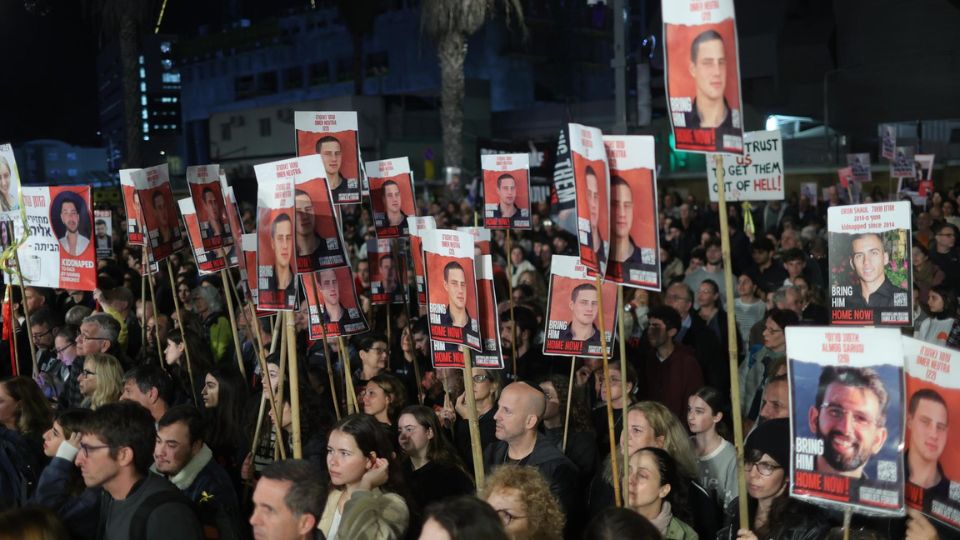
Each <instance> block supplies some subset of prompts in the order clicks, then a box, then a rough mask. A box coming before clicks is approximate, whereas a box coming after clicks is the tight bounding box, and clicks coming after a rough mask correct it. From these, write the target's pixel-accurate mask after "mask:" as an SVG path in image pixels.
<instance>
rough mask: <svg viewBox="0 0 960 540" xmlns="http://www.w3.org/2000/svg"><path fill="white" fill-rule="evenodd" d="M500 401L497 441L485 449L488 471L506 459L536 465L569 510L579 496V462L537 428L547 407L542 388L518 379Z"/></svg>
mask: <svg viewBox="0 0 960 540" xmlns="http://www.w3.org/2000/svg"><path fill="white" fill-rule="evenodd" d="M497 404H498V406H499V409H498V410H497V414H495V415H494V417H493V420H494V422H495V423H496V426H497V429H496V435H497V442H495V443H491V444H490V445H488V446H487V448H486V449H485V450H484V452H483V466H484V469H485V470H486V471H487V472H488V473H489V472H491V471H492V470H493V469H495V468H497V467H499V466H500V465H502V464H505V463H509V464H513V465H522V466H527V467H534V468H536V469H537V470H539V471H540V474H542V475H543V477H544V479H545V480H546V481H547V483H548V484H550V491H551V492H553V495H554V497H556V498H557V500H558V501H560V504H561V505H562V506H563V509H564V510H565V511H566V510H569V509H570V508H571V507H572V504H573V501H574V498H575V497H576V491H575V490H576V486H577V466H576V465H574V464H573V462H572V461H570V460H569V459H568V458H567V457H566V456H565V455H563V452H561V451H560V449H559V448H557V447H556V445H554V444H551V443H550V441H549V440H547V438H546V437H545V436H543V435H541V434H539V432H538V431H537V427H538V426H539V425H540V421H541V420H543V414H544V412H545V411H546V408H547V399H546V397H545V396H544V394H543V391H542V390H540V388H538V387H535V386H531V385H529V384H527V383H525V382H515V383H512V384H510V385H508V386H507V387H506V388H504V389H503V391H502V392H501V393H500V400H499V401H498V402H497Z"/></svg>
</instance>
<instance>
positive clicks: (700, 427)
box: [687, 386, 737, 508]
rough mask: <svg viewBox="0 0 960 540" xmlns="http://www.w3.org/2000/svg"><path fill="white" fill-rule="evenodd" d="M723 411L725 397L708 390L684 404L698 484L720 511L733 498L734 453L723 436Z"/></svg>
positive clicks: (735, 480)
mask: <svg viewBox="0 0 960 540" xmlns="http://www.w3.org/2000/svg"><path fill="white" fill-rule="evenodd" d="M727 411H728V409H727V405H726V397H724V395H723V394H721V393H720V391H719V390H717V389H716V388H712V387H710V386H704V387H703V388H701V389H700V390H697V392H696V393H695V394H693V395H692V396H690V398H689V399H688V400H687V427H689V428H690V433H692V435H691V436H690V442H691V443H693V450H694V452H695V453H696V455H697V462H698V465H699V469H700V475H699V476H698V480H699V481H700V485H701V486H703V488H704V489H706V490H707V492H708V493H710V495H712V496H713V498H714V499H716V501H717V503H718V504H720V506H721V507H723V508H726V506H727V504H729V503H730V501H731V500H732V499H733V498H734V497H735V496H736V494H737V450H736V449H735V448H734V447H733V445H732V444H730V443H729V442H727V440H726V439H725V438H724V436H723V435H724V434H726V433H727V430H726V424H725V422H726V419H727V414H728V412H727Z"/></svg>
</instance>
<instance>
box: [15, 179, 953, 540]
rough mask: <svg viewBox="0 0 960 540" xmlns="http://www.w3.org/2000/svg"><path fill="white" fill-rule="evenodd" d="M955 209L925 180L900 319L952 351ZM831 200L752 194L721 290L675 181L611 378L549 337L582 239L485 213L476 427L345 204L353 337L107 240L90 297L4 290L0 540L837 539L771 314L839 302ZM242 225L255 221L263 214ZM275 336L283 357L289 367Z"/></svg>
mask: <svg viewBox="0 0 960 540" xmlns="http://www.w3.org/2000/svg"><path fill="white" fill-rule="evenodd" d="M444 196H446V197H448V199H440V200H437V201H436V202H432V203H429V204H424V205H423V207H422V208H421V209H420V212H421V214H422V215H432V216H434V217H435V219H436V222H437V226H438V227H439V228H453V227H457V226H472V225H473V224H474V219H475V218H474V211H475V209H474V206H473V205H471V204H470V203H469V202H464V201H460V200H455V199H453V198H452V196H451V195H450V194H446V195H444ZM874 197H880V195H879V194H874ZM955 202H956V203H960V201H958V193H957V192H954V191H950V192H944V193H940V192H938V193H935V194H933V196H932V197H930V198H929V203H928V206H927V207H926V208H924V209H922V210H921V209H917V210H916V211H915V215H914V220H915V231H914V232H915V234H914V243H913V254H912V255H913V259H912V261H913V265H914V266H913V279H914V282H913V283H914V295H915V299H916V302H915V303H914V306H915V311H916V312H915V319H916V321H917V323H916V325H915V331H914V335H915V336H916V337H919V338H921V339H924V340H927V341H929V342H932V343H938V344H942V345H946V346H952V347H956V346H958V344H960V324H958V322H957V320H958V317H960V313H958V301H957V294H956V291H957V285H960V249H958V246H957V245H956V240H957V236H958V225H960V216H958V215H956V213H955V208H957V206H958V204H954V203H955ZM834 203H838V201H836V199H835V198H833V199H832V200H830V201H821V203H820V206H819V207H816V206H811V205H810V201H808V200H807V199H803V198H801V199H799V200H796V199H791V200H787V201H773V202H769V203H766V204H762V205H759V206H758V207H757V208H755V209H754V210H752V212H753V215H752V224H753V230H745V228H744V226H743V224H744V220H743V216H742V210H741V209H740V208H739V207H737V206H731V207H730V220H729V221H730V238H729V240H730V245H731V259H730V260H731V265H732V268H731V270H732V272H733V275H734V276H735V278H734V279H735V287H736V291H735V293H736V294H735V298H734V302H733V305H729V304H728V303H727V300H726V297H725V294H724V287H723V284H724V277H723V276H724V261H723V257H722V254H721V247H720V245H721V242H720V237H719V230H720V227H719V212H718V207H717V205H716V204H710V203H703V202H701V201H697V200H696V199H695V198H694V197H690V196H688V197H686V198H682V197H680V196H679V195H677V194H675V193H671V192H667V193H665V194H664V195H663V196H662V199H661V201H660V202H659V212H660V215H659V232H660V239H661V240H660V241H661V247H660V257H661V276H662V282H663V287H662V292H655V291H646V290H641V289H630V288H627V289H625V296H626V298H625V306H624V310H623V311H622V316H623V317H625V321H624V322H625V327H626V331H625V333H624V335H623V336H618V339H623V340H624V341H625V342H626V364H625V365H626V368H625V369H623V368H621V364H620V353H619V347H618V346H617V344H616V343H613V344H610V351H611V359H610V364H609V368H610V377H609V387H608V386H607V385H608V383H607V381H606V380H605V379H604V377H603V376H602V369H601V368H602V363H601V362H600V361H598V360H594V359H583V358H569V357H568V358H564V357H557V356H545V355H544V354H543V353H542V341H543V334H544V328H543V326H544V324H543V321H544V318H545V313H544V310H545V308H546V306H545V302H546V298H547V287H548V281H547V280H548V276H549V274H550V264H551V259H552V256H553V255H576V254H577V251H576V250H577V242H576V238H575V237H574V236H573V235H571V234H569V233H566V232H564V231H562V230H561V229H560V228H559V227H558V226H557V224H556V223H555V222H554V221H553V218H551V215H550V209H549V207H548V205H547V204H546V203H544V202H540V203H535V204H534V207H533V211H532V213H531V223H532V229H530V230H526V231H513V234H512V241H511V244H510V250H509V253H507V245H508V244H507V239H506V235H505V234H504V231H501V230H495V231H492V241H491V251H492V254H493V259H494V282H495V288H496V292H497V298H498V299H499V300H500V333H501V335H500V340H501V345H502V351H503V354H504V361H505V367H504V369H501V370H497V369H474V370H473V376H472V381H470V382H472V385H471V386H472V388H473V393H474V399H475V402H476V413H477V416H478V424H479V440H478V441H476V440H473V439H472V438H471V434H470V429H469V422H468V417H469V416H470V414H469V411H468V405H467V403H468V400H467V399H466V397H465V387H466V386H467V385H466V384H465V381H464V380H463V371H462V370H460V369H449V368H447V369H444V368H439V369H435V368H434V367H433V364H432V362H431V357H430V354H431V350H430V339H429V337H428V326H427V322H426V318H425V317H424V316H421V315H420V314H421V313H422V311H421V310H420V308H419V306H418V305H417V303H416V294H415V291H413V293H412V294H410V295H409V298H410V303H409V304H408V305H407V306H406V307H404V306H399V305H396V306H393V309H390V310H388V309H385V306H383V305H374V304H373V303H372V302H371V300H370V297H369V294H370V268H369V265H368V264H367V261H366V248H365V246H366V240H368V239H371V238H374V237H375V233H374V224H373V219H372V216H371V215H370V212H369V211H368V210H367V209H366V208H365V207H361V206H359V205H356V206H346V207H344V208H345V210H344V218H343V221H342V223H343V235H344V239H345V240H346V243H347V251H348V255H349V257H350V259H351V262H352V267H353V269H354V271H355V286H356V288H357V292H358V295H359V298H360V306H361V308H362V311H363V313H364V316H365V317H366V320H367V321H368V324H369V326H370V327H371V329H372V330H371V331H370V332H367V333H363V334H359V335H355V336H351V337H350V339H348V340H345V341H346V343H345V347H342V348H341V347H340V346H339V343H338V341H337V340H336V339H331V340H330V342H329V343H328V344H327V345H328V346H326V347H325V346H324V343H323V342H322V341H313V340H310V339H309V332H308V325H309V323H308V321H309V319H308V317H307V314H306V313H305V310H300V311H298V312H296V316H295V342H294V343H287V344H283V343H282V342H283V340H284V338H283V337H282V336H283V333H282V332H281V331H280V330H281V326H282V324H281V322H280V321H277V320H274V318H272V317H271V316H270V315H271V314H270V313H262V312H261V313H255V312H254V311H253V310H252V309H251V308H250V307H249V305H247V304H246V303H245V302H244V300H245V299H244V298H243V295H242V293H240V292H239V291H236V290H229V289H228V290H224V283H231V282H232V283H236V282H238V281H239V276H237V275H235V276H234V277H235V278H236V279H234V280H232V281H224V280H222V279H221V277H220V276H219V275H209V276H208V275H201V274H200V273H199V272H198V268H197V264H196V262H195V261H194V260H193V259H192V258H191V257H190V255H189V253H188V252H187V251H183V252H179V253H174V254H172V255H171V257H170V262H171V265H169V266H167V265H165V264H161V265H160V268H159V272H158V273H157V274H154V276H151V277H150V278H149V279H152V280H153V283H152V286H150V287H148V286H147V285H146V282H145V281H144V280H143V279H142V277H141V274H142V270H143V253H142V250H141V248H140V247H139V246H133V245H128V244H127V242H126V239H125V238H124V235H123V234H115V235H114V238H113V242H112V246H113V249H114V256H113V257H112V258H103V259H100V260H99V261H98V282H97V283H98V289H97V290H96V291H93V292H92V293H88V292H82V291H63V290H49V289H42V288H36V287H26V288H23V289H21V288H20V287H16V286H14V287H10V288H8V291H9V292H10V300H11V302H10V306H9V307H10V309H9V311H6V308H5V311H4V314H5V319H7V320H4V329H5V333H4V334H3V336H4V339H3V342H2V343H0V376H2V379H0V509H2V510H4V511H3V513H2V514H0V539H4V538H57V539H63V538H74V539H81V540H85V539H90V540H93V539H119V538H146V539H161V538H163V539H165V538H176V539H178V540H190V539H194V538H241V539H242V538H257V539H261V540H288V539H299V538H326V539H329V540H337V539H343V540H346V539H403V538H424V539H447V538H449V539H500V538H503V539H507V538H509V539H514V540H519V539H559V538H588V539H606V540H610V539H614V538H623V539H629V538H643V539H658V538H666V539H678V540H689V539H696V538H701V539H705V538H709V539H713V538H716V539H734V538H737V539H743V540H750V539H764V540H766V539H770V538H773V539H815V538H821V537H824V536H830V537H832V536H831V535H836V534H837V531H838V530H839V527H840V526H841V524H842V518H843V516H842V514H840V513H838V512H835V511H831V510H827V509H824V508H820V507H817V506H814V505H812V504H808V503H805V502H801V501H798V500H796V499H792V498H790V497H789V496H788V492H789V490H788V489H787V487H788V483H789V461H790V430H789V424H788V422H789V421H788V418H789V415H790V409H789V406H788V403H789V389H788V382H787V378H786V375H785V374H786V359H785V352H786V341H785V337H784V330H785V329H786V328H788V327H790V326H793V325H804V324H810V325H823V324H827V323H828V320H827V318H828V311H827V309H826V306H827V298H826V297H825V294H824V290H825V285H826V284H827V283H829V279H828V273H829V272H830V268H829V265H828V262H827V254H828V249H827V241H826V227H825V225H826V212H825V208H826V207H827V206H829V205H831V204H834ZM113 210H114V214H113V215H114V218H115V220H116V223H114V227H113V230H114V231H122V230H125V228H124V227H121V226H120V223H121V218H122V215H123V212H122V209H120V208H113ZM242 218H243V219H242V221H243V224H244V228H245V229H246V230H247V231H248V232H249V231H254V230H256V223H255V212H254V210H253V208H252V207H249V206H243V209H242ZM403 246H404V244H403V243H399V244H398V250H399V252H400V253H404V249H405V248H404V247H403ZM508 257H509V259H510V263H509V264H508V262H507V259H508ZM231 271H233V272H236V271H235V270H231ZM170 272H172V275H169V273H170ZM409 285H411V286H412V283H411V284H409ZM151 289H152V290H151ZM511 292H512V297H511V296H510V294H511ZM228 297H229V298H230V299H231V300H232V301H233V303H234V304H235V307H236V310H235V319H233V320H232V319H231V317H230V315H229V314H228V310H227V308H226V306H227V298H228ZM511 302H512V304H513V306H512V309H510V304H511ZM304 304H305V303H304ZM729 317H733V318H734V320H735V323H736V324H735V326H736V329H737V336H736V337H735V338H734V339H735V340H736V342H737V343H736V344H737V350H738V351H739V370H738V377H737V379H735V380H731V375H730V369H729V367H728V366H729V360H728V356H727V355H728V353H727V351H728V345H729V339H730V338H728V334H727V330H726V329H727V323H726V321H727V319H728V318H729ZM234 333H236V335H237V338H238V339H237V340H236V341H235V340H234ZM235 343H239V346H240V350H239V351H238V350H236V345H235ZM286 347H294V348H295V352H296V355H297V358H298V363H297V365H298V373H297V375H298V377H296V378H295V379H294V378H293V377H290V374H289V373H288V372H287V370H288V367H289V366H288V365H287V363H286V361H285V360H286V355H285V354H283V353H284V351H285V348H286ZM261 359H262V361H261ZM345 372H349V374H350V375H351V376H352V377H351V379H352V383H353V385H352V386H348V385H347V383H346V382H345V377H344V376H343V375H344V373H345ZM570 374H573V381H570ZM293 380H296V381H298V382H297V383H292V382H291V381H293ZM621 382H625V388H626V393H624V392H623V391H622V389H621ZM292 384H296V385H297V388H296V389H297V391H298V392H297V394H298V396H299V399H297V400H294V399H292V397H291V395H292V390H293V388H291V385H292ZM732 385H738V386H739V391H740V396H741V400H740V407H739V409H738V410H733V408H732V404H731V391H730V389H731V386H732ZM348 394H349V396H348ZM348 397H355V398H356V399H355V400H353V399H348ZM274 399H276V401H274ZM274 402H275V403H276V406H273V405H271V403H274ZM351 402H355V403H356V404H357V409H358V410H356V411H352V410H351V409H350V407H349V405H350V403H351ZM607 402H609V404H610V406H611V408H612V409H613V413H614V414H613V416H612V418H613V423H614V426H613V428H612V429H610V426H609V424H608V418H609V417H608V414H607V407H606V404H607ZM264 404H266V406H264ZM297 406H298V407H299V411H294V410H293V409H294V407H297ZM567 410H569V412H567ZM295 413H296V414H295ZM734 415H737V416H739V417H740V418H741V419H742V421H743V423H744V426H745V432H746V433H748V435H747V438H746V441H745V456H744V458H745V475H746V479H747V492H746V493H739V491H738V486H737V458H736V447H735V444H734V443H735V441H733V439H732V433H731V425H732V423H731V420H732V419H733V417H734ZM295 416H296V417H298V419H299V420H298V422H297V424H298V427H299V429H296V428H295V426H294V417H295ZM611 432H612V433H613V438H614V443H615V447H616V452H613V453H612V452H611V443H610V435H609V434H610V433H611ZM474 445H479V448H480V452H478V453H475V452H474V451H473V450H474ZM295 450H297V451H298V452H299V453H300V454H302V457H300V458H294V453H295V452H294V451H295ZM624 453H626V455H628V456H629V460H628V461H627V463H623V458H622V456H623V455H624ZM475 456H479V457H475ZM475 459H481V460H482V463H479V464H478V463H475ZM614 461H616V462H617V463H616V465H617V466H615V463H614ZM475 470H482V471H483V472H484V480H483V482H482V484H479V485H478V482H477V478H475V473H474V471H475ZM614 471H619V472H620V474H621V475H622V477H615V475H614ZM618 495H619V497H620V499H621V500H622V503H621V504H619V505H618V504H617V503H618V500H617V496H618ZM741 495H743V496H746V497H748V504H747V508H748V512H749V516H748V518H747V520H746V521H747V523H748V527H746V528H741V527H740V516H739V507H740V504H739V503H740V501H739V496H741ZM31 531H34V532H36V531H46V533H45V534H47V536H29V535H30V534H33V533H32V532H31ZM952 534H954V533H952V532H951V531H950V530H947V529H945V528H943V527H941V526H940V525H938V524H935V523H931V522H930V521H928V520H927V519H926V518H925V517H924V516H923V515H921V514H919V513H916V512H913V511H910V513H909V517H908V518H907V519H906V520H904V519H880V518H870V517H866V516H854V518H853V524H852V526H851V537H855V538H890V539H893V538H909V539H911V540H926V539H932V538H937V537H938V536H939V537H940V538H950V537H951V535H952Z"/></svg>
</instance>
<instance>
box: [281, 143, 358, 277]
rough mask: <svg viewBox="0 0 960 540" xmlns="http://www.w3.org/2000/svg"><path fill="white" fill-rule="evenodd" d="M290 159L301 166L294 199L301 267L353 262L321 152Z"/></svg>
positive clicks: (302, 269) (304, 270) (301, 269)
mask: <svg viewBox="0 0 960 540" xmlns="http://www.w3.org/2000/svg"><path fill="white" fill-rule="evenodd" d="M287 161H288V162H289V163H290V166H291V167H295V168H296V169H298V170H299V173H298V174H297V175H296V176H295V177H294V185H295V189H296V191H295V192H294V201H293V202H294V210H295V212H296V227H295V229H296V230H295V233H296V251H297V271H298V272H301V273H308V272H315V271H317V270H322V269H324V268H337V267H339V266H346V265H348V264H350V259H348V258H347V252H346V245H345V244H344V241H343V234H342V233H341V231H340V226H339V224H338V223H337V217H336V216H337V214H336V211H335V210H334V207H333V203H332V202H331V194H330V187H329V185H328V184H327V178H326V177H325V176H324V172H323V161H322V160H321V159H320V156H316V155H313V156H305V157H301V158H296V159H291V160H287Z"/></svg>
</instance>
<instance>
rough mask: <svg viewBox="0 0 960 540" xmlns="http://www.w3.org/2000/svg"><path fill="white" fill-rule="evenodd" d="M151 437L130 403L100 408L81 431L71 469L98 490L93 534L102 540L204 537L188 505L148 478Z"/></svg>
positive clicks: (149, 425)
mask: <svg viewBox="0 0 960 540" xmlns="http://www.w3.org/2000/svg"><path fill="white" fill-rule="evenodd" d="M156 437H157V433H156V430H155V429H154V420H153V417H152V416H151V415H150V412H149V411H147V410H146V409H144V408H143V407H141V406H140V405H139V404H137V403H133V402H129V401H127V402H119V403H110V404H107V405H104V406H102V407H100V408H99V409H97V410H96V411H95V412H94V413H93V415H92V416H91V418H90V420H89V422H88V423H87V424H86V425H85V426H84V431H83V435H82V436H81V438H80V451H79V452H78V453H77V457H76V464H77V466H78V467H79V468H80V474H81V476H82V477H83V482H84V484H86V486H87V487H88V488H97V487H99V488H103V493H102V495H101V498H100V507H101V508H100V523H99V525H98V530H101V531H103V534H102V536H100V537H101V538H103V539H104V540H119V539H121V538H146V539H147V540H160V539H164V538H176V539H178V540H194V539H196V540H200V539H201V538H203V534H202V530H201V528H200V522H199V521H198V520H197V517H196V514H195V513H194V511H193V508H191V506H190V501H189V500H188V499H187V498H186V497H185V496H183V495H182V494H181V493H180V490H178V489H177V488H176V487H175V486H174V485H173V484H171V483H170V481H168V480H167V479H166V478H163V477H162V476H158V475H153V474H150V465H151V464H153V449H154V445H155V443H156ZM144 515H146V519H139V518H141V517H142V516H144ZM135 516H137V518H135ZM135 528H139V530H135Z"/></svg>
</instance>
